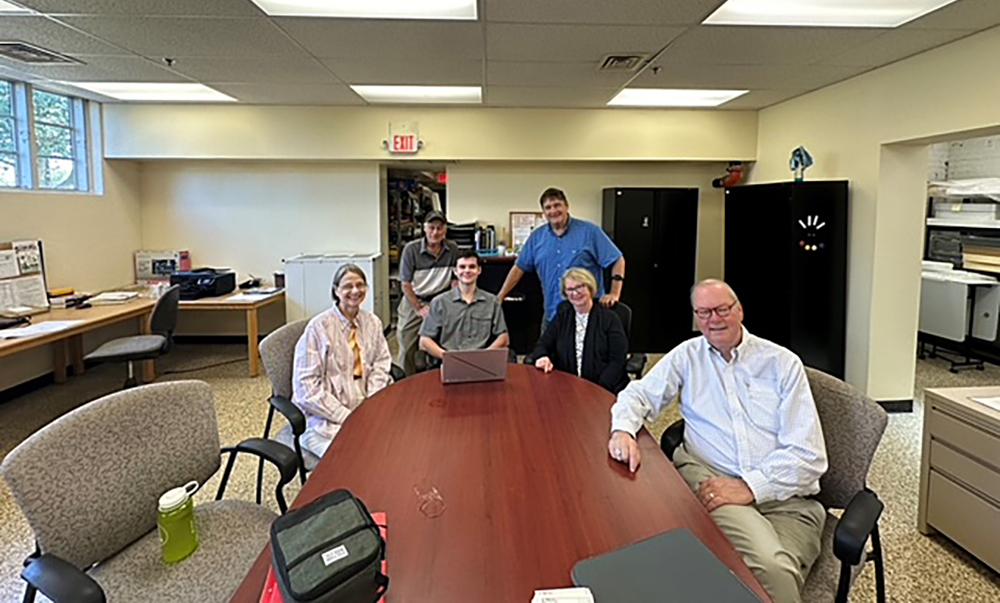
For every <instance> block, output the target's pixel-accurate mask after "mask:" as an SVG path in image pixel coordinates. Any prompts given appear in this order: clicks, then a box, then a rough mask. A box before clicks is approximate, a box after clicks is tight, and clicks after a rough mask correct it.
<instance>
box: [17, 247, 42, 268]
mask: <svg viewBox="0 0 1000 603" xmlns="http://www.w3.org/2000/svg"><path fill="white" fill-rule="evenodd" d="M14 252H15V254H16V255H17V265H18V268H19V269H20V271H21V274H39V273H41V272H42V250H41V248H40V247H39V246H38V241H14Z"/></svg>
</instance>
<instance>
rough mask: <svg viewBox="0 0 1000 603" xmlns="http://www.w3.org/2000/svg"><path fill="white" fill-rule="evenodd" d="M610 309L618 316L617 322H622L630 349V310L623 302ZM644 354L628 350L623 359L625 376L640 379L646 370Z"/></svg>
mask: <svg viewBox="0 0 1000 603" xmlns="http://www.w3.org/2000/svg"><path fill="white" fill-rule="evenodd" d="M611 309H612V310H614V311H615V314H617V315H618V320H620V321H622V327H623V328H624V329H625V338H626V339H628V341H629V348H631V347H632V308H630V307H628V305H627V304H625V303H624V302H618V303H617V304H615V305H614V306H611ZM646 360H647V358H646V354H645V353H644V352H633V351H631V349H630V350H629V353H628V356H627V357H626V359H625V374H626V375H629V376H632V377H635V378H636V379H642V372H643V371H644V370H646Z"/></svg>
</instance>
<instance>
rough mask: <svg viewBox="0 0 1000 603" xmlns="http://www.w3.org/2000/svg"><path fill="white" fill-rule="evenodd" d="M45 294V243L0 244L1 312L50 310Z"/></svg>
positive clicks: (10, 242)
mask: <svg viewBox="0 0 1000 603" xmlns="http://www.w3.org/2000/svg"><path fill="white" fill-rule="evenodd" d="M46 291H47V287H46V284H45V257H44V255H43V253H42V242H41V241H38V240H34V241H32V240H25V241H9V242H0V312H5V313H15V314H18V313H26V312H28V311H29V310H38V309H48V307H49V297H48V295H47V293H46Z"/></svg>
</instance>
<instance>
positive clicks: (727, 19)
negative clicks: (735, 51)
mask: <svg viewBox="0 0 1000 603" xmlns="http://www.w3.org/2000/svg"><path fill="white" fill-rule="evenodd" d="M952 2H955V0H729V1H728V2H726V3H725V4H723V5H722V6H720V7H719V9H718V10H716V11H715V12H714V13H712V14H711V15H709V17H708V18H707V19H705V20H704V21H703V23H704V24H705V25H789V26H815V27H899V26H900V25H902V24H903V23H906V22H907V21H912V20H913V19H916V18H917V17H922V16H924V15H926V14H927V13H929V12H933V11H935V10H937V9H939V8H941V7H942V6H946V5H948V4H951V3H952Z"/></svg>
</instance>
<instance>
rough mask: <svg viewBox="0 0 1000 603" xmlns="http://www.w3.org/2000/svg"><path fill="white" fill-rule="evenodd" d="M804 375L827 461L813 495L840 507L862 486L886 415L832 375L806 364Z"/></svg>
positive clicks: (883, 426)
mask: <svg viewBox="0 0 1000 603" xmlns="http://www.w3.org/2000/svg"><path fill="white" fill-rule="evenodd" d="M806 376H807V377H808V379H809V388H810V389H811V390H812V395H813V399H815V400H816V410H817V411H818V412H819V421H820V423H821V424H822V426H823V439H824V440H826V456H827V460H828V461H829V464H830V466H829V469H827V471H826V473H825V474H824V475H823V477H822V478H820V482H819V484H820V493H819V495H818V496H817V499H819V501H820V502H821V503H823V505H824V506H826V507H833V508H838V509H843V508H844V507H846V506H847V503H849V502H850V501H851V498H853V497H854V495H855V494H857V493H858V492H860V491H861V490H862V489H863V488H864V487H865V480H866V478H867V476H868V468H869V467H870V466H871V463H872V458H873V457H874V456H875V450H876V449H877V448H878V444H879V441H880V440H881V439H882V433H883V432H884V431H885V427H886V424H888V422H889V417H888V415H887V414H886V412H885V410H884V409H883V408H882V407H881V406H879V405H878V404H876V403H875V402H874V401H873V400H872V399H871V398H869V397H868V396H866V395H864V394H863V393H861V392H859V391H858V390H856V389H854V388H853V387H851V386H850V385H848V384H847V383H844V382H843V381H841V380H840V379H837V378H836V377H832V376H830V375H827V374H826V373H824V372H822V371H818V370H816V369H813V368H809V367H806Z"/></svg>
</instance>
